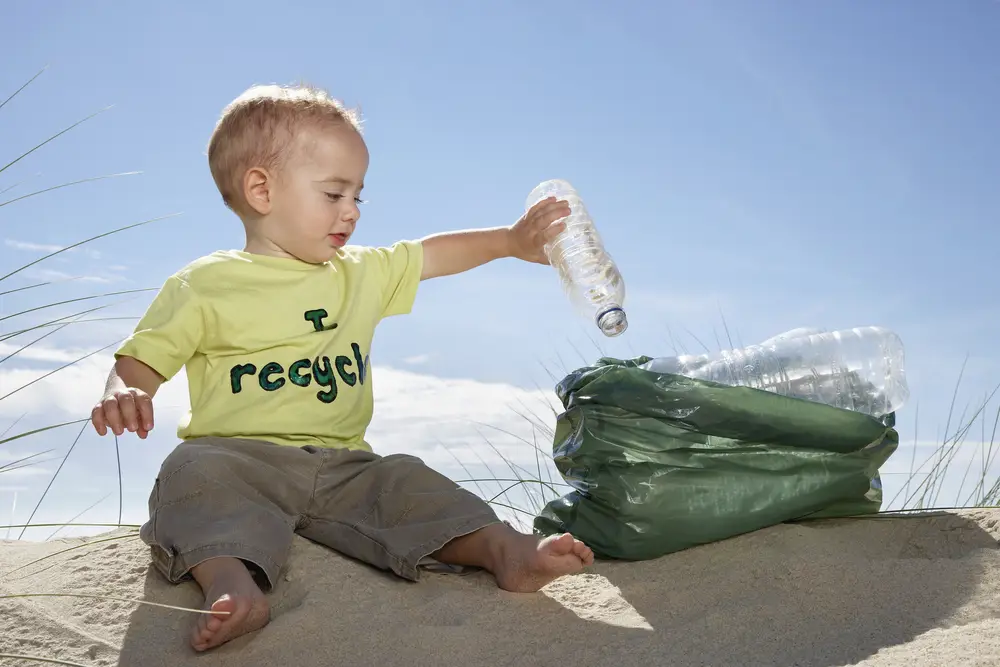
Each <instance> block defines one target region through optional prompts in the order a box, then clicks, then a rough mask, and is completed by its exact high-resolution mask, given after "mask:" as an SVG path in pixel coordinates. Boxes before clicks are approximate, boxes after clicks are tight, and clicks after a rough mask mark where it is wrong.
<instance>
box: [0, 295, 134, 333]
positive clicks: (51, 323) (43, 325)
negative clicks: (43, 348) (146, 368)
mask: <svg viewBox="0 0 1000 667" xmlns="http://www.w3.org/2000/svg"><path fill="white" fill-rule="evenodd" d="M151 289H152V288H151ZM133 298H135V297H133ZM131 300H132V299H122V300H120V301H115V302H113V303H107V304H104V305H102V306H97V307H96V308H88V309H87V310H81V311H79V312H76V313H72V314H70V315H63V316H62V317H57V318H56V319H54V320H49V321H48V322H42V323H41V324H36V325H34V326H30V327H25V328H24V329H16V330H14V331H11V332H10V333H7V334H4V335H2V336H0V343H2V342H4V341H7V340H10V339H11V338H16V337H17V336H20V335H21V334H26V333H30V332H32V331H37V330H38V329H45V328H46V327H56V326H59V325H60V324H62V323H63V322H64V321H66V320H68V319H72V318H74V317H81V318H82V316H83V315H89V314H90V313H94V312H97V311H98V310H103V309H105V308H110V307H111V306H117V305H120V304H122V303H125V302H126V301H131ZM136 319H139V318H138V317H136V316H134V315H130V316H127V317H125V316H122V317H93V318H90V319H77V320H74V321H73V323H74V324H84V323H86V322H110V321H113V320H136Z"/></svg>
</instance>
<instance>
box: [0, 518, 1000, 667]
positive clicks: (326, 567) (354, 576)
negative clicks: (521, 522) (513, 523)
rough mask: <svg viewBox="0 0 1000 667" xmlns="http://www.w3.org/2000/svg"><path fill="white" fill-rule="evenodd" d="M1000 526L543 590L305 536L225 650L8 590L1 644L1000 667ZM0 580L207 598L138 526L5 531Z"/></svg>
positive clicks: (930, 523) (235, 652) (696, 553)
mask: <svg viewBox="0 0 1000 667" xmlns="http://www.w3.org/2000/svg"><path fill="white" fill-rule="evenodd" d="M113 536H119V537H120V539H114V540H111V541H100V540H106V539H107V538H109V537H113ZM998 537H1000V510H973V511H965V512H960V513H935V514H925V515H920V516H908V517H893V518H888V517H884V518H870V519H860V520H831V521H822V522H814V523H806V524H800V525H781V526H776V527H773V528H770V529H767V530H763V531H759V532H757V533H754V534H751V535H746V536H743V537H739V538H736V539H732V540H728V541H725V542H720V543H716V544H712V545H708V546H704V547H699V548H696V549H691V550H688V551H685V552H682V553H678V554H674V555H671V556H667V557H664V558H661V559H658V560H655V561H647V562H640V563H619V562H610V563H609V562H601V563H598V564H597V565H595V566H594V567H593V568H591V569H590V570H589V571H588V572H587V573H586V574H582V575H579V576H575V577H567V578H564V579H561V580H559V581H557V582H555V583H553V584H552V585H550V586H549V587H548V588H547V589H545V590H544V591H543V592H542V593H541V594H535V595H516V594H509V593H505V592H503V591H499V590H498V589H497V588H496V587H495V586H494V584H493V580H492V578H490V577H489V576H488V575H486V574H485V573H482V572H473V573H471V574H465V575H456V574H438V573H428V574H426V575H425V576H424V577H423V579H422V581H420V582H419V583H417V584H411V583H408V582H404V581H401V580H398V579H395V578H393V577H391V576H389V575H387V574H383V573H381V572H377V571H374V570H372V569H371V568H369V567H367V566H365V565H362V564H359V563H356V562H353V561H349V560H346V559H344V558H342V557H340V556H339V555H337V554H335V553H333V552H331V551H329V550H327V549H325V548H323V547H320V546H317V545H314V544H312V543H309V542H307V541H305V540H304V539H299V540H298V541H297V543H296V545H295V549H294V554H293V557H292V560H291V563H290V565H289V567H288V569H287V570H286V573H285V577H284V581H282V582H281V584H280V586H279V587H278V588H277V589H276V590H275V591H274V593H272V595H271V598H272V606H273V611H272V621H271V623H270V625H268V626H267V627H266V628H264V629H263V630H262V631H260V632H258V633H256V634H254V635H251V636H248V637H244V638H241V639H240V640H237V641H235V642H232V643H231V644H229V645H226V646H224V647H222V648H221V649H217V650H215V651H214V652H212V653H210V654H202V655H198V654H195V653H194V652H193V651H191V650H190V649H189V648H188V644H187V635H188V628H189V627H190V625H191V623H192V622H193V620H194V615H193V614H191V613H189V612H184V611H175V610H172V609H166V608H162V607H155V606H150V605H139V604H135V603H130V602H119V601H107V600H95V599H89V598H75V597H32V598H17V599H0V653H6V654H22V655H33V656H40V657H46V658H55V659H59V660H63V661H69V662H72V663H78V664H82V665H126V666H129V667H133V666H135V667H160V666H164V667H166V666H170V667H189V666H194V665H199V666H200V667H237V666H239V667H247V666H257V665H260V666H265V665H286V664H288V665H294V666H295V667H309V666H312V665H317V666H319V665H323V666H333V665H349V666H355V665H357V666H363V665H379V666H381V667H393V666H395V665H399V666H400V667H417V666H424V665H426V666H427V667H452V666H454V667H459V666H461V667H470V666H478V665H484V666H487V665H488V666H496V667H500V666H502V665H544V666H545V667H552V666H557V665H567V666H571V667H584V666H587V665H611V666H613V667H632V666H639V665H642V666H643V667H648V666H651V665H657V666H658V665H664V666H682V665H712V666H722V665H739V666H741V667H748V666H753V665H796V666H803V667H805V666H814V667H832V666H835V665H836V666H839V665H904V666H906V667H916V666H922V665H935V666H938V665H963V666H972V665H1000V550H998V548H997V546H998V545H997V539H998ZM80 545H85V546H83V548H78V549H74V550H72V551H67V552H65V553H62V554H60V555H57V556H54V557H51V558H47V559H45V560H42V561H40V562H37V563H34V564H31V565H28V566H27V567H24V566H25V565H27V564H28V563H30V562H31V561H34V560H36V559H39V558H42V557H44V556H47V555H49V554H54V553H56V552H58V551H61V550H64V549H67V548H68V547H75V546H80ZM0 573H2V574H0V594H3V595H10V594H17V593H27V592H31V593H78V594H98V595H110V596H116V597H120V598H132V599H134V598H140V599H143V600H147V601H152V602H159V603H163V604H170V605H181V606H194V607H197V606H200V603H201V600H200V598H199V595H198V589H197V587H196V586H195V585H194V584H185V585H182V586H178V587H172V586H169V585H167V584H165V583H164V582H163V581H162V580H161V579H160V578H159V576H158V575H157V574H156V573H155V572H153V571H152V570H151V569H150V567H149V561H148V556H147V552H146V549H145V547H144V545H143V544H142V543H141V542H140V541H139V540H138V538H137V537H136V536H134V534H128V533H127V532H126V531H116V532H114V533H108V534H105V535H102V536H99V537H95V538H86V539H66V540H60V541H55V542H50V543H22V542H4V543H0ZM0 664H2V665H5V666H6V665H11V666H20V665H25V666H31V667H35V666H37V665H39V664H44V663H38V662H29V661H23V660H15V659H9V658H0Z"/></svg>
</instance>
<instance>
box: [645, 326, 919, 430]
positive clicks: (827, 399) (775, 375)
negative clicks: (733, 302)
mask: <svg viewBox="0 0 1000 667" xmlns="http://www.w3.org/2000/svg"><path fill="white" fill-rule="evenodd" d="M816 331H817V330H814V329H812V330H809V329H795V330H792V331H790V332H786V333H785V334H779V335H778V336H774V337H773V338H769V339H768V340H767V341H765V342H764V343H761V344H759V345H751V346H749V347H745V348H743V349H738V350H726V351H724V352H718V353H715V354H704V355H684V356H680V357H661V358H658V359H653V360H651V361H649V362H647V363H646V364H645V365H644V366H643V368H644V369H646V370H649V371H653V372H656V373H672V374H675V375H684V376H687V377H691V378H695V379H699V380H708V381H711V382H717V383H719V384H726V385H734V386H746V387H754V388H756V389H762V390H764V391H771V392H774V393H777V394H781V395H784V396H791V397H795V398H802V399H805V400H810V401H815V402H818V403H825V404H827V405H832V406H834V407H838V408H843V409H845V410H852V411H854V412H862V413H865V414H868V415H871V416H873V417H879V416H882V415H886V414H889V413H890V412H895V411H896V410H898V409H899V408H900V407H902V405H903V404H904V403H905V402H906V401H907V400H908V399H909V396H910V391H909V387H908V386H907V383H906V371H905V368H904V361H905V355H904V351H903V343H902V341H901V340H900V338H899V336H897V335H896V334H895V333H893V332H892V331H889V330H888V329H884V328H882V327H874V326H871V327H859V328H855V329H846V330H843V331H832V332H816ZM814 332H815V333H814Z"/></svg>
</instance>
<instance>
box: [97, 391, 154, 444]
mask: <svg viewBox="0 0 1000 667" xmlns="http://www.w3.org/2000/svg"><path fill="white" fill-rule="evenodd" d="M90 420H91V422H92V423H93V424H94V429H95V430H96V431H97V433H98V434H100V435H107V433H108V428H110V429H111V430H112V432H114V434H115V435H121V434H122V433H124V432H125V431H126V430H128V431H129V432H132V433H135V434H136V435H138V436H139V437H140V438H143V439H145V438H146V436H147V435H149V432H150V431H151V430H153V399H152V398H151V397H150V396H149V394H147V393H146V392H144V391H143V390H141V389H136V388H135V387H128V388H125V389H117V390H115V391H113V392H110V393H108V394H105V396H104V398H102V399H101V402H100V403H98V404H97V405H95V406H94V409H93V410H92V411H91V413H90Z"/></svg>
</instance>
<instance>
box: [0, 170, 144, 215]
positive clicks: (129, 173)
mask: <svg viewBox="0 0 1000 667" xmlns="http://www.w3.org/2000/svg"><path fill="white" fill-rule="evenodd" d="M141 173H142V172H141V171H123V172H121V173H119V174H106V175H104V176H92V177H91V178H82V179H80V180H79V181H71V182H69V183H62V184H61V185H53V186H52V187H50V188H45V189H44V190H35V191H34V192H29V193H28V194H26V195H21V196H20V197H15V198H14V199H8V200H7V201H5V202H0V208H3V207H4V206H6V205H7V204H13V203H14V202H19V201H22V200H24V199H28V198H29V197H36V196H38V195H43V194H45V193H46V192H52V191H53V190H61V189H62V188H68V187H71V186H74V185H80V184H81V183H91V182H93V181H103V180H106V179H109V178H119V177H121V176H135V175H136V174H141Z"/></svg>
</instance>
